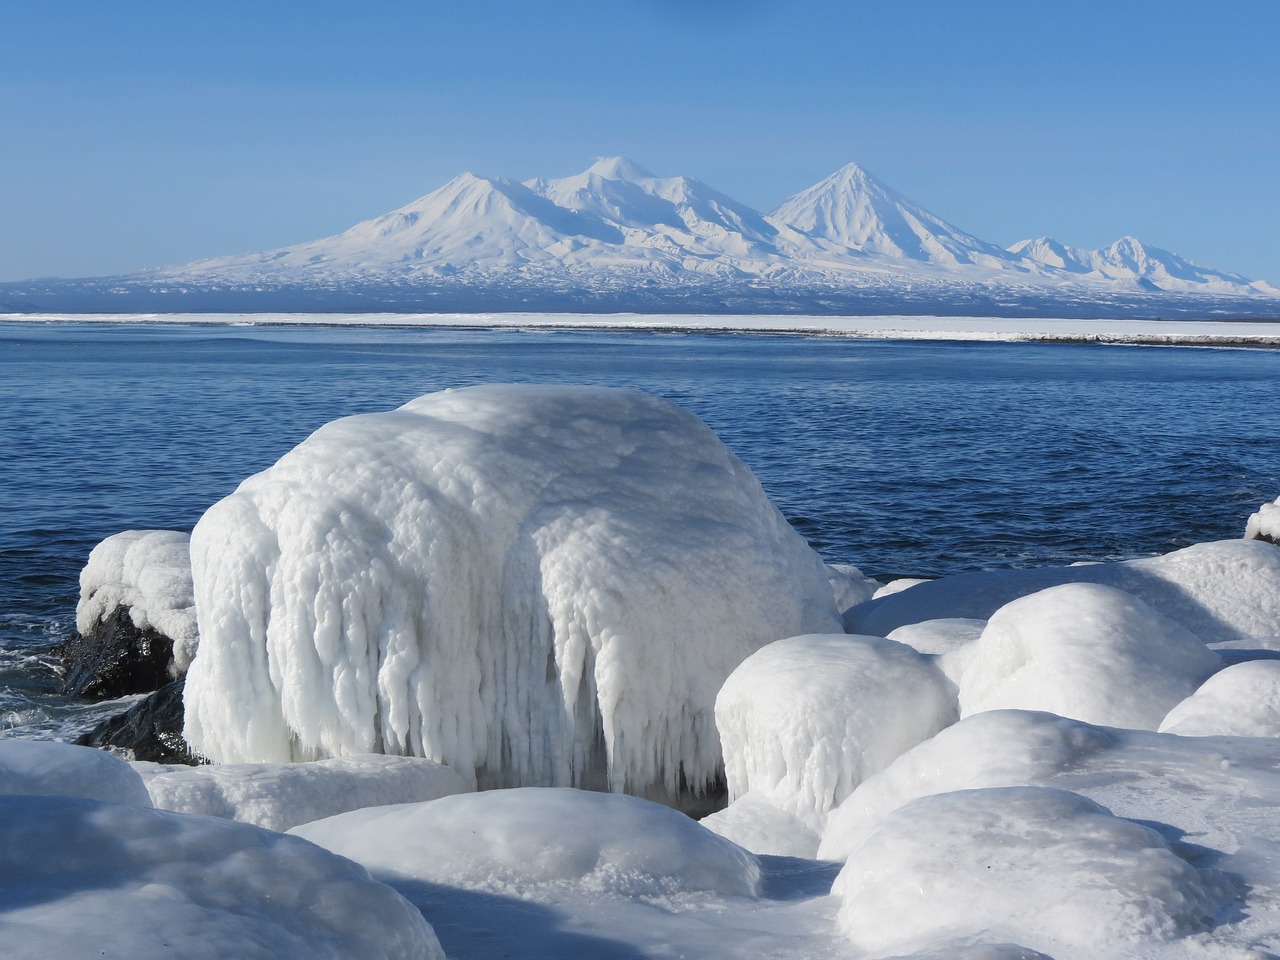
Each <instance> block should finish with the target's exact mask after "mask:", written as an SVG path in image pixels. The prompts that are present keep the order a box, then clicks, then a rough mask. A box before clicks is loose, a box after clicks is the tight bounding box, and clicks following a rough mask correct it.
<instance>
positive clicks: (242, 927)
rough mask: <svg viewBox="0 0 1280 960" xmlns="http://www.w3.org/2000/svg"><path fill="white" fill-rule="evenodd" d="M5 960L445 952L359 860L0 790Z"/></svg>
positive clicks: (310, 958)
mask: <svg viewBox="0 0 1280 960" xmlns="http://www.w3.org/2000/svg"><path fill="white" fill-rule="evenodd" d="M0 904H2V905H3V909H2V911H0V913H2V916H0V938H2V939H0V944H3V946H0V953H3V954H4V957H5V960H48V958H50V957H100V956H109V957H128V958H130V960H172V958H174V957H182V958H190V960H220V958H224V957H236V958H243V960H281V958H303V957H305V958H307V960H350V958H352V957H359V958H361V960H444V951H443V950H441V949H440V945H439V943H438V941H437V940H436V938H435V933H434V932H433V931H432V929H431V927H430V926H429V925H428V924H427V922H426V921H425V920H424V919H423V918H422V914H420V913H419V912H418V911H417V910H416V909H414V908H413V907H412V906H411V905H410V904H409V903H408V902H406V901H405V900H404V898H402V897H401V896H400V895H399V894H398V893H396V892H395V891H394V890H392V889H390V888H389V887H387V886H385V885H384V884H381V883H378V882H377V881H375V880H373V879H371V878H370V877H369V874H368V873H367V872H366V871H365V870H364V869H363V868H362V867H359V866H357V865H356V864H354V863H350V862H349V861H346V860H343V859H342V858H341V857H335V856H334V855H333V854H331V853H329V852H328V851H327V850H321V849H319V848H317V847H315V846H313V845H311V844H309V843H304V842H303V841H301V840H298V839H297V838H295V837H288V836H284V835H283V834H279V833H271V832H269V831H266V830H261V829H259V828H257V827H251V826H248V825H247V824H243V823H231V822H228V821H225V820H215V819H212V818H210V817H188V816H183V815H182V814H176V813H168V812H165V811H162V810H151V809H144V808H140V807H136V806H125V805H121V804H115V803H98V802H95V801H92V800H83V799H72V798H68V797H50V796H41V797H22V796H0Z"/></svg>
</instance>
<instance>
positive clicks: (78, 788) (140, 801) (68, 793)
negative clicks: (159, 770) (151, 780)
mask: <svg viewBox="0 0 1280 960" xmlns="http://www.w3.org/2000/svg"><path fill="white" fill-rule="evenodd" d="M0 794H9V795H22V796H56V797H81V798H83V799H86V800H101V801H102V802H104V803H123V804H128V805H129V806H133V807H149V806H151V798H150V797H149V796H148V795H147V788H146V786H145V784H143V782H142V778H141V777H140V776H138V774H136V773H135V772H134V771H133V770H132V769H131V768H130V767H129V764H127V763H126V762H125V761H123V760H121V759H119V758H118V757H113V756H112V755H111V754H109V753H106V752H104V751H102V750H94V749H92V748H91V747H76V746H72V745H71V744H69V743H52V742H46V741H41V740H0Z"/></svg>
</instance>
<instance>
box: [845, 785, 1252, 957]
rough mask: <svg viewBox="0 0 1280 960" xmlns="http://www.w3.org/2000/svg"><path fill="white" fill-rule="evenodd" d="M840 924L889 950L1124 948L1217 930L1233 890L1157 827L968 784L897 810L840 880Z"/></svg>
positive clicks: (1059, 794) (1034, 792)
mask: <svg viewBox="0 0 1280 960" xmlns="http://www.w3.org/2000/svg"><path fill="white" fill-rule="evenodd" d="M832 892H833V894H835V895H836V896H838V897H839V898H840V900H841V904H840V912H839V924H840V927H841V929H842V930H843V931H844V933H845V935H846V936H848V937H849V938H850V939H851V940H852V941H853V943H854V945H855V946H856V947H857V948H859V949H860V950H865V951H871V952H875V953H876V955H879V956H885V955H888V954H890V953H893V954H905V953H908V952H911V951H913V950H920V949H929V948H937V947H945V946H946V945H948V944H950V943H957V942H958V943H972V942H974V941H978V942H983V941H986V942H995V943H1000V942H1010V941H1011V942H1014V943H1018V944H1024V945H1026V946H1029V947H1032V948H1034V949H1036V950H1041V951H1044V952H1045V953H1048V954H1050V955H1052V956H1056V955H1058V954H1059V951H1060V950H1061V949H1062V948H1064V947H1065V948H1067V949H1068V950H1071V951H1073V952H1075V951H1088V950H1098V951H1103V950H1106V951H1115V950H1116V948H1117V947H1121V948H1123V947H1124V945H1126V944H1127V945H1130V946H1133V947H1137V946H1138V945H1140V944H1141V945H1144V946H1147V945H1150V944H1151V943H1152V942H1153V941H1155V942H1159V941H1167V940H1171V939H1174V938H1177V937H1182V936H1185V935H1187V934H1191V933H1194V932H1197V931H1199V930H1203V929H1207V928H1208V927H1209V926H1210V923H1211V921H1212V919H1213V917H1214V915H1215V914H1216V913H1217V911H1218V909H1219V908H1220V907H1221V906H1222V905H1223V904H1224V903H1225V902H1226V901H1228V900H1229V899H1231V896H1232V894H1231V891H1230V889H1229V888H1228V887H1227V886H1226V884H1225V883H1224V881H1223V880H1222V879H1221V878H1219V877H1217V876H1214V875H1212V874H1209V875H1206V874H1203V873H1201V872H1200V871H1199V870H1197V869H1196V868H1195V867H1194V866H1192V865H1191V864H1190V863H1188V862H1187V861H1186V860H1184V859H1182V858H1181V857H1179V856H1178V855H1177V854H1175V853H1174V852H1173V851H1172V850H1170V848H1169V846H1168V844H1167V843H1166V842H1165V840H1164V839H1163V838H1162V837H1161V836H1160V835H1159V834H1158V833H1156V832H1155V831H1154V830H1152V829H1150V828H1149V827H1145V826H1142V825H1140V824H1137V823H1133V822H1131V821H1128V820H1123V819H1121V818H1119V817H1115V816H1112V815H1111V813H1110V812H1109V811H1107V810H1106V809H1105V808H1104V807H1102V806H1100V805H1098V804H1096V803H1094V802H1093V801H1091V800H1089V799H1086V798H1085V797H1082V796H1079V795H1078V794H1074V793H1069V792H1067V791H1064V790H1054V789H1048V788H1044V787H1000V788H990V789H985V790H961V791H957V792H952V793H942V794H936V795H933V796H929V797H924V798H921V799H918V800H913V801H911V802H910V803H908V804H905V805H904V806H902V807H899V808H898V809H897V810H895V811H893V812H892V813H890V814H888V815H887V816H885V817H884V818H883V819H882V820H881V821H880V822H879V823H878V824H877V825H876V826H875V828H874V829H872V830H871V831H870V832H869V833H868V834H867V835H866V836H865V837H864V838H863V839H862V841H861V842H860V843H859V844H858V845H857V847H856V848H855V849H854V850H852V851H851V853H850V856H849V860H848V863H847V864H846V865H845V867H844V869H843V870H842V871H841V872H840V875H839V876H838V877H837V878H836V882H835V886H834V887H833V889H832Z"/></svg>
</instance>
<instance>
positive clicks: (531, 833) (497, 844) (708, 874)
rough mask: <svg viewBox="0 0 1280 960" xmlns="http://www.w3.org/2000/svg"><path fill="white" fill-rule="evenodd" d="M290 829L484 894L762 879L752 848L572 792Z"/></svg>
mask: <svg viewBox="0 0 1280 960" xmlns="http://www.w3.org/2000/svg"><path fill="white" fill-rule="evenodd" d="M291 832H292V833H293V834H295V835H297V836H301V837H305V838H306V839H308V840H311V841H312V842H314V843H318V844H320V845H321V846H323V847H326V848H327V849H329V850H332V851H334V852H335V853H339V854H341V855H342V856H345V857H349V858H350V859H352V860H355V861H356V862H358V863H361V864H363V865H364V866H365V867H367V868H368V869H369V870H371V871H373V872H374V873H375V874H377V875H379V876H394V877H396V878H398V879H401V880H403V879H412V880H419V881H424V882H428V883H435V884H443V885H448V886H452V887H461V888H465V889H473V890H481V891H485V892H490V893H504V894H513V893H514V894H517V895H522V896H526V897H535V898H536V897H537V896H539V892H540V891H541V892H542V894H543V895H547V894H550V895H551V896H554V895H555V894H557V893H562V892H564V891H565V890H573V891H578V892H581V891H588V892H591V893H596V894H608V895H613V896H622V897H667V896H671V895H674V894H689V893H716V894H720V895H722V896H728V897H754V896H756V895H757V894H758V893H759V885H760V868H759V864H758V863H757V861H756V858H755V857H754V856H753V855H751V854H750V853H748V852H747V851H746V850H743V849H742V848H740V847H738V846H736V845H735V844H733V843H730V842H729V841H727V840H725V839H723V838H722V837H719V836H717V835H716V834H714V833H712V832H711V831H710V830H707V829H706V828H705V827H702V826H699V825H698V823H697V822H695V821H693V820H690V819H689V818H688V817H686V816H685V815H684V814H682V813H679V812H677V811H675V810H672V809H671V808H670V807H666V806H663V805H661V804H657V803H652V802H650V801H648V800H641V799H640V798H638V797H628V796H622V795H618V794H606V793H591V792H588V791H583V790H574V789H571V788H567V787H522V788H517V789H512V790H490V791H487V792H484V793H469V794H458V795H456V796H452V797H445V798H444V799H441V800H433V801H431V802H429V803H415V804H401V805H397V806H391V807H375V808H371V809H367V810H357V811H354V812H352V813H344V814H341V815H339V816H336V817H330V818H328V819H326V820H318V821H315V822H313V823H307V824H303V825H302V826H299V827H295V828H294V829H293V830H292V831H291Z"/></svg>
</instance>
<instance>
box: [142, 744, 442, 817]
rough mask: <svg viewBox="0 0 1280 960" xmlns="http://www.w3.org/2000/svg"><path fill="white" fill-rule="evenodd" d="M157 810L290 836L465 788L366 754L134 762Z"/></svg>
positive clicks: (430, 766) (398, 760)
mask: <svg viewBox="0 0 1280 960" xmlns="http://www.w3.org/2000/svg"><path fill="white" fill-rule="evenodd" d="M134 768H135V769H136V770H137V771H138V772H139V774H141V775H142V778H143V780H144V781H145V783H146V789H147V791H148V793H150V795H151V802H152V803H153V804H154V805H155V806H156V807H157V808H159V809H161V810H173V811H176V812H179V813H198V814H203V815H205V816H211V817H223V818H225V819H228V820H240V821H242V822H244V823H252V824H254V825H255V826H259V827H265V828H266V829H268V830H288V829H289V828H290V827H294V826H297V825H298V824H300V823H306V822H307V821H309V820H320V819H322V818H324V817H332V816H335V815H336V814H339V813H346V812H347V811H348V810H358V809H360V808H361V807H377V806H384V805H386V804H389V803H413V802H417V801H422V800H435V799H438V798H440V797H444V796H448V795H449V794H453V793H461V792H463V791H464V790H466V789H467V782H466V780H465V779H463V777H462V776H460V775H459V774H457V773H455V772H454V771H452V770H450V769H449V768H448V767H446V766H444V765H443V764H439V763H436V762H434V761H432V760H423V759H421V758H419V757H388V756H382V755H380V754H370V755H364V756H354V757H339V758H336V759H331V760H316V761H313V762H311V763H228V764H215V765H212V766H202V767H187V766H177V765H174V766H161V765H159V764H154V763H137V764H134Z"/></svg>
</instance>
